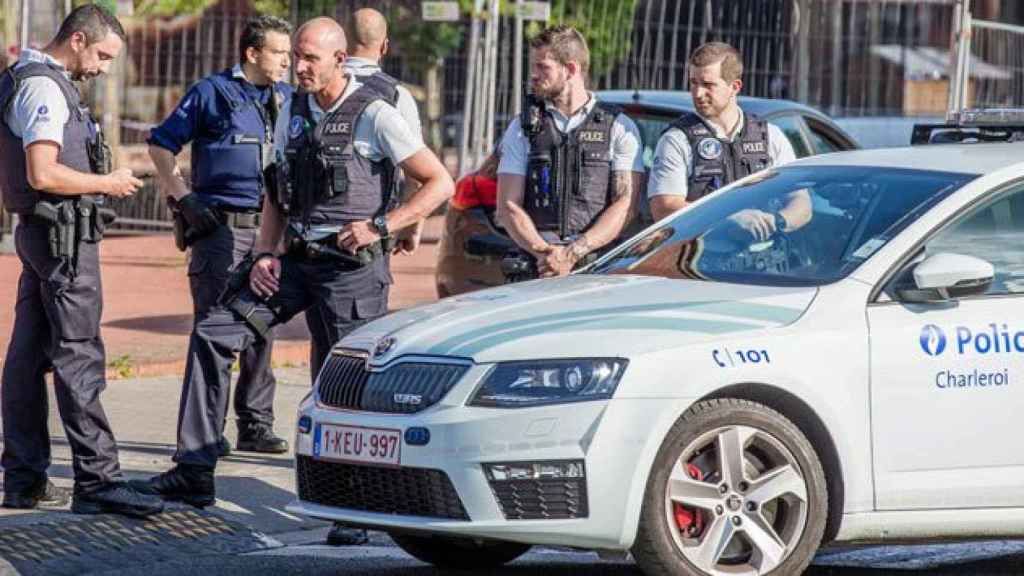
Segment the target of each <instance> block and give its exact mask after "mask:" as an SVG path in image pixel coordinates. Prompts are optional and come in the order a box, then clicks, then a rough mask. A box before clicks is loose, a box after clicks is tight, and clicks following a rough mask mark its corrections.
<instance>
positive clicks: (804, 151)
mask: <svg viewBox="0 0 1024 576" xmlns="http://www.w3.org/2000/svg"><path fill="white" fill-rule="evenodd" d="M768 122H770V123H772V124H775V125H776V126H778V127H779V129H780V130H782V133H783V134H785V135H786V138H788V139H789V143H790V144H792V145H793V152H795V153H796V157H797V158H803V157H804V156H810V155H811V151H810V149H809V148H808V147H807V141H806V140H804V136H803V129H802V128H801V124H803V121H802V120H800V119H799V118H797V117H796V116H794V115H792V114H785V115H783V116H775V117H772V118H769V119H768Z"/></svg>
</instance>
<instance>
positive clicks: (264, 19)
mask: <svg viewBox="0 0 1024 576" xmlns="http://www.w3.org/2000/svg"><path fill="white" fill-rule="evenodd" d="M291 32H292V29H291V25H290V24H289V23H288V22H286V21H284V20H282V19H280V18H276V17H274V16H258V17H255V18H252V19H251V20H249V22H248V23H246V25H245V28H243V30H242V34H241V36H240V38H239V46H238V52H239V64H237V65H235V66H234V68H231V69H228V70H225V71H223V72H220V73H218V74H214V75H212V76H209V77H207V78H204V79H202V80H200V81H199V82H197V83H196V84H195V85H194V86H193V87H192V88H191V89H190V90H189V91H188V93H187V94H185V97H184V98H183V99H182V101H181V102H180V103H179V104H178V107H177V108H176V109H175V110H174V112H173V113H171V115H170V116H169V117H168V118H167V119H166V120H165V121H164V123H163V124H161V125H160V126H157V127H156V128H155V129H153V131H152V133H151V136H150V139H149V143H150V147H149V155H150V157H151V158H152V159H153V163H154V164H155V165H156V169H157V173H158V174H159V176H160V178H161V180H162V182H163V188H164V190H165V192H166V193H167V195H168V200H169V202H171V203H172V204H173V205H175V206H176V212H177V213H176V215H175V218H176V220H177V222H176V226H177V228H178V229H177V241H178V242H179V248H184V247H185V245H191V250H192V251H191V259H190V261H189V271H188V276H189V285H190V288H191V292H192V304H193V309H194V311H195V316H196V319H199V318H201V317H203V316H205V315H206V314H207V313H208V312H209V311H210V309H211V308H212V307H213V306H214V305H216V303H217V298H218V296H219V295H220V294H221V292H223V291H224V289H225V287H226V286H227V283H228V277H229V274H230V271H231V270H232V269H234V268H236V267H238V266H239V264H240V262H242V261H243V259H245V258H246V257H247V256H249V255H250V254H251V252H252V249H253V247H254V245H255V243H256V237H257V235H258V230H259V218H260V214H259V213H260V210H261V208H262V204H263V197H264V193H265V192H266V188H267V183H268V182H270V181H272V177H273V174H272V173H271V174H270V176H271V178H269V179H268V178H267V177H266V173H267V172H268V171H270V169H271V167H272V165H273V158H274V147H275V145H279V146H283V143H284V141H285V140H286V139H287V134H288V118H287V115H286V113H285V112H284V110H285V109H286V107H287V105H288V104H289V103H290V100H291V93H292V89H291V87H290V86H289V85H287V84H285V83H283V82H281V80H282V78H284V76H285V74H286V73H287V72H288V66H289V57H290V54H291V38H290V35H291ZM189 143H191V144H192V171H191V187H190V186H188V185H186V184H185V182H184V181H183V180H182V178H181V177H180V176H178V173H179V172H178V166H177V163H176V162H175V158H174V156H175V154H177V153H178V152H180V151H181V149H182V147H184V146H185V145H186V144H189ZM272 345H273V332H272V331H269V332H267V334H266V336H265V337H264V338H261V339H260V340H259V341H257V342H256V343H254V344H253V345H252V346H251V347H250V348H248V349H246V350H243V351H242V353H241V356H240V358H239V365H240V371H239V375H238V382H237V384H236V388H235V398H234V406H235V414H236V415H237V417H238V421H237V425H238V444H237V446H236V447H237V448H238V449H239V450H241V451H245V452H269V453H282V452H287V451H288V442H287V441H286V440H284V439H283V438H278V437H277V436H276V435H274V432H273V423H274V411H273V409H274V389H275V388H276V381H275V379H274V374H273V372H272V370H271V368H270V358H271V347H272ZM209 408H210V409H213V410H216V411H218V413H219V412H220V407H219V406H209ZM182 424H185V423H184V422H183V423H182ZM179 433H180V434H183V435H197V434H198V435H202V433H203V432H202V431H197V430H189V429H182V430H181V431H180V432H179ZM230 450H231V445H230V444H229V443H228V441H227V439H226V438H224V437H223V436H221V437H220V455H221V456H226V455H227V454H228V453H229V452H230Z"/></svg>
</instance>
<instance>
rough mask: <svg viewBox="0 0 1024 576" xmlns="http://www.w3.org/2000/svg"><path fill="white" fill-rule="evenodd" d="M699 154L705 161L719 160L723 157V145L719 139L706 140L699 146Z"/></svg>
mask: <svg viewBox="0 0 1024 576" xmlns="http://www.w3.org/2000/svg"><path fill="white" fill-rule="evenodd" d="M697 153H698V154H700V157H701V158H703V159H705V160H717V159H718V157H719V156H721V155H722V143H721V142H719V141H718V138H705V139H703V140H701V141H700V143H699V144H697Z"/></svg>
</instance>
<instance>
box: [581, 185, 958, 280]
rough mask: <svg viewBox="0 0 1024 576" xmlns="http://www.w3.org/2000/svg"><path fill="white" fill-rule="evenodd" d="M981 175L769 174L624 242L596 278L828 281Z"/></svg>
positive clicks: (722, 192)
mask: <svg viewBox="0 0 1024 576" xmlns="http://www.w3.org/2000/svg"><path fill="white" fill-rule="evenodd" d="M976 177H977V176H976V175H972V174H958V173H949V172H932V171H923V170H907V169H895V168H878V167H867V166H815V167H813V168H810V167H788V168H787V167H782V168H779V169H775V170H767V171H764V172H762V173H760V174H759V175H758V176H756V177H755V178H754V179H752V180H750V181H747V182H745V183H743V184H740V185H736V186H732V187H729V188H725V189H722V190H720V191H718V192H716V193H714V195H713V196H712V197H711V198H709V199H708V200H707V201H706V202H703V203H701V204H698V205H696V206H693V207H691V208H689V209H686V210H683V211H682V212H680V213H679V214H677V215H676V216H675V217H673V218H672V219H671V220H669V221H667V222H666V223H664V224H663V225H662V226H659V227H657V228H654V229H652V230H651V231H649V232H648V233H646V234H644V235H641V236H638V237H637V238H634V239H633V240H631V241H629V242H627V243H625V244H623V245H622V246H621V247H619V248H618V249H617V250H615V251H613V252H612V253H611V254H610V255H609V256H608V257H606V258H604V259H602V260H601V261H600V262H598V263H597V264H596V265H595V266H594V267H592V268H590V269H589V270H588V272H589V273H598V274H639V275H645V276H662V277H665V278H680V279H696V280H714V281H721V282H733V283H740V284H760V285H773V286H789V285H801V286H808V285H809V286H816V285H820V284H827V283H829V282H834V281H836V280H839V279H841V278H843V277H845V276H846V275H848V274H849V273H850V272H852V271H853V270H854V269H855V268H857V266H859V265H860V264H861V263H862V262H864V260H866V259H867V258H868V257H870V256H871V255H872V254H873V253H874V252H875V251H877V250H878V249H879V248H881V247H882V246H884V245H885V243H886V242H888V241H889V240H890V239H891V238H892V237H893V236H895V235H896V234H898V233H899V232H900V231H901V230H903V229H904V228H905V227H906V226H907V225H908V224H910V223H911V222H913V221H914V220H915V219H917V218H918V216H920V215H921V214H922V213H924V212H925V211H927V210H928V209H929V208H931V207H932V206H934V205H935V203H936V202H938V201H940V200H942V199H943V198H945V197H946V196H948V195H949V194H950V193H952V192H953V191H954V190H957V189H958V188H960V187H961V186H963V185H964V184H966V183H967V182H969V181H971V180H973V179H974V178H976ZM783 224H785V228H784V231H779V230H777V229H776V228H777V227H782V226H783Z"/></svg>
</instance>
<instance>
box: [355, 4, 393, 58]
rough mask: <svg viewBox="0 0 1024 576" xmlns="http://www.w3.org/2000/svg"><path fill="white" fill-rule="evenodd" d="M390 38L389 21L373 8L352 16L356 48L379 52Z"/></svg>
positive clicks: (357, 12) (360, 10)
mask: <svg viewBox="0 0 1024 576" xmlns="http://www.w3.org/2000/svg"><path fill="white" fill-rule="evenodd" d="M387 37H388V21H387V20H385V19H384V15H383V14H381V13H380V12H378V11H376V10H374V9H373V8H362V9H359V10H356V11H355V13H353V14H352V41H353V42H355V46H354V48H364V49H368V50H379V49H380V45H381V44H383V43H384V39H385V38H387Z"/></svg>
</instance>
